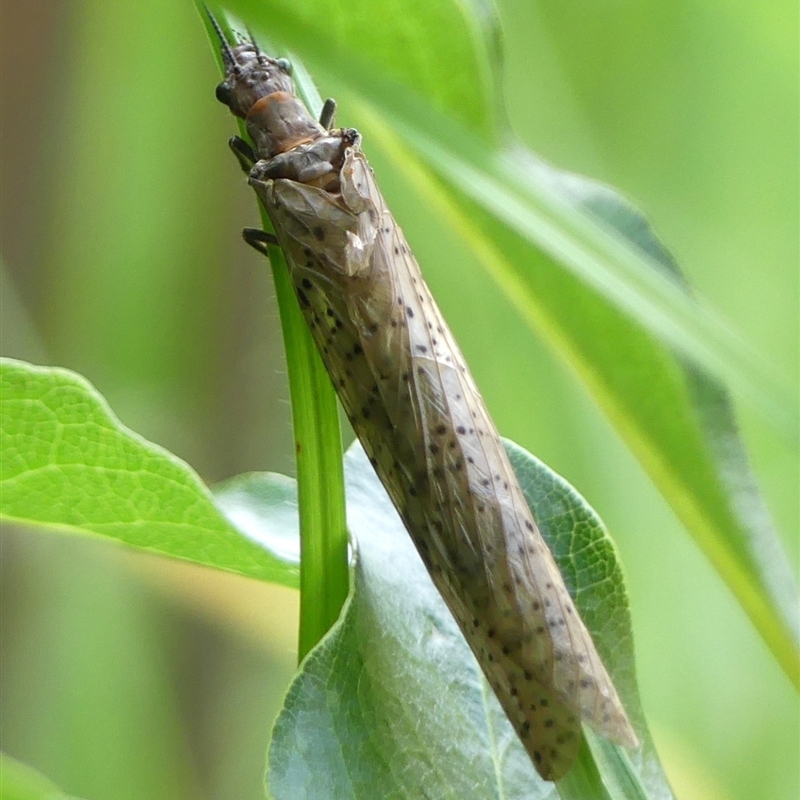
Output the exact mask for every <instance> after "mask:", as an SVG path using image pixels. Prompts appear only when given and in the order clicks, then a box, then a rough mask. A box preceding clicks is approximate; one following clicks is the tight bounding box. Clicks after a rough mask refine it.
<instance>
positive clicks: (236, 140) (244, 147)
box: [228, 136, 258, 175]
mask: <svg viewBox="0 0 800 800" xmlns="http://www.w3.org/2000/svg"><path fill="white" fill-rule="evenodd" d="M228 147H230V149H231V152H232V153H233V154H234V155H235V156H236V160H237V161H238V162H239V166H240V167H241V168H242V170H243V172H244V173H245V174H246V175H249V174H250V170H251V169H252V168H253V164H255V163H256V161H258V159H257V158H256V154H255V153H254V152H253V148H252V147H250V145H249V144H247V142H246V141H245V140H244V139H242V138H240V137H239V136H232V137H231V138H230V139H229V140H228Z"/></svg>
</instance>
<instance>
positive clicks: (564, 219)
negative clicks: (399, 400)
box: [233, 0, 800, 683]
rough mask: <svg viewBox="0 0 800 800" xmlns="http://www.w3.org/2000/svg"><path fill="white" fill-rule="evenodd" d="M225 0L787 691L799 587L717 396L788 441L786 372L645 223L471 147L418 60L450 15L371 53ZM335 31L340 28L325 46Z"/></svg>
mask: <svg viewBox="0 0 800 800" xmlns="http://www.w3.org/2000/svg"><path fill="white" fill-rule="evenodd" d="M233 5H234V6H235V7H236V8H238V9H240V10H241V12H242V14H243V15H244V14H247V15H248V16H247V17H246V19H247V20H248V21H249V22H251V24H253V25H255V26H258V27H259V28H263V29H264V30H266V31H268V33H269V35H270V36H272V37H274V38H275V39H277V40H279V41H281V42H283V43H285V45H286V46H289V47H291V48H293V49H295V50H297V52H299V53H300V54H301V55H302V56H303V57H304V58H307V60H308V62H309V63H310V64H311V65H312V66H314V67H315V69H316V70H317V72H318V74H319V75H320V76H324V78H325V80H326V82H327V83H331V84H333V86H334V88H335V89H336V90H337V92H338V93H339V95H340V97H341V99H343V100H345V105H346V106H347V107H349V108H351V109H353V110H354V112H355V113H356V114H357V117H358V118H357V121H358V123H359V127H360V129H361V131H362V133H363V134H364V147H365V149H366V151H367V152H368V153H370V152H372V153H375V152H376V151H378V152H380V153H381V155H382V156H383V157H384V158H387V159H388V160H389V161H390V163H391V164H392V166H393V168H394V169H395V170H396V172H397V174H398V175H400V176H402V179H403V180H404V181H405V183H406V185H407V189H408V191H410V192H412V193H413V194H414V195H415V196H416V197H418V198H419V202H420V205H421V206H423V207H424V208H425V209H426V210H428V213H429V214H431V215H433V216H435V217H436V218H437V219H439V220H441V221H442V222H443V223H444V224H447V225H449V226H451V227H452V228H453V229H454V230H455V231H456V232H457V233H458V235H459V236H460V237H461V238H462V239H463V240H464V241H465V242H466V243H467V245H468V246H469V247H470V248H471V250H472V252H473V254H474V255H475V257H476V259H477V261H478V262H479V263H480V264H482V266H483V267H484V268H485V269H486V270H487V272H488V273H489V274H490V275H491V276H492V278H493V279H494V280H495V281H496V282H497V283H498V285H499V286H500V288H501V289H502V291H503V292H504V293H505V295H506V296H507V298H508V299H509V300H510V301H511V303H512V304H513V306H514V307H515V308H516V310H517V312H518V313H519V315H520V317H521V318H522V319H523V320H524V321H525V322H526V323H527V324H528V325H529V326H530V327H531V329H532V332H533V333H535V334H536V335H537V336H541V337H542V338H544V339H545V340H546V341H548V342H549V344H550V345H551V346H552V348H553V349H554V351H555V352H556V353H557V355H558V356H559V357H560V359H561V360H563V361H564V362H566V363H567V364H569V366H570V367H571V368H572V369H573V370H574V372H575V373H576V374H577V376H578V377H579V378H580V379H581V380H582V382H583V383H584V385H585V387H586V388H587V389H588V391H589V392H590V393H591V394H592V396H593V397H594V399H595V401H596V402H597V404H598V405H599V406H600V407H601V408H602V409H603V411H604V412H605V414H606V415H607V417H608V418H609V419H610V421H611V422H612V423H613V424H614V425H615V427H616V429H617V431H618V433H619V435H620V436H621V437H622V438H623V439H624V440H625V442H626V444H627V445H628V447H629V448H630V449H631V451H632V452H633V453H634V454H635V455H636V457H637V458H638V459H639V461H640V463H641V464H642V466H643V467H644V468H645V469H646V470H647V472H648V474H649V475H650V477H651V478H652V480H653V481H654V483H655V484H656V485H657V486H658V488H659V490H660V491H661V493H662V494H663V495H664V497H665V498H666V499H667V501H668V502H669V503H670V505H671V506H672V508H673V509H674V510H675V513H676V514H677V515H678V516H679V517H680V518H681V520H682V521H683V522H684V524H685V525H686V527H687V528H688V529H689V531H690V532H691V533H692V535H693V536H694V537H695V539H696V541H697V543H698V545H699V546H700V547H701V549H702V550H703V551H704V553H705V554H706V555H707V557H708V558H709V559H710V560H711V562H712V563H713V565H714V566H715V568H716V569H717V570H718V571H719V573H720V574H721V576H722V577H723V579H724V580H725V582H726V583H727V585H728V586H729V588H730V589H731V591H732V592H733V593H734V594H735V596H736V598H737V600H738V601H739V603H740V604H741V605H742V607H743V608H744V610H745V612H746V613H747V614H748V616H749V617H750V619H751V621H752V622H753V624H754V625H755V627H756V628H757V630H758V631H759V633H760V635H761V636H762V637H763V638H764V640H765V642H766V643H767V644H768V646H769V647H770V649H771V650H772V652H773V654H774V656H775V658H776V659H777V660H778V662H779V663H780V664H781V666H782V667H783V669H784V670H785V672H786V673H787V675H789V676H790V678H791V679H792V680H793V681H795V682H796V683H797V682H798V680H800V678H798V676H800V621H799V620H798V613H797V605H798V603H797V599H798V593H797V587H796V582H795V580H794V577H793V574H792V570H791V567H790V565H789V563H788V561H787V559H786V557H785V555H784V553H783V550H782V547H781V544H780V542H779V539H778V537H777V535H776V532H775V531H774V529H773V527H772V524H771V521H770V519H769V515H768V513H767V511H766V509H765V506H764V503H763V501H762V499H761V497H760V494H759V492H758V490H757V487H756V483H755V480H754V478H753V476H752V473H751V471H750V467H749V464H748V461H747V457H746V454H745V451H744V448H743V446H742V444H741V442H740V441H739V438H738V432H737V427H736V424H735V420H734V417H733V412H732V406H731V401H730V400H729V398H728V397H727V394H726V391H725V389H724V388H722V387H723V386H725V385H726V386H729V387H730V388H731V389H732V390H733V391H735V392H736V393H738V395H739V396H740V397H741V398H743V399H745V400H746V401H748V402H750V403H751V404H753V405H754V406H755V407H757V408H758V409H759V410H760V411H761V413H762V416H764V417H765V418H767V419H769V420H770V421H772V422H773V423H774V424H775V425H776V426H777V427H778V429H779V430H780V431H782V432H783V433H784V434H785V435H786V436H787V437H788V439H790V440H791V441H793V442H796V441H797V436H798V433H797V418H796V413H795V411H794V405H795V403H794V399H793V395H792V392H791V390H788V389H787V388H786V387H785V385H784V383H783V379H782V378H781V377H780V376H778V377H776V376H775V374H774V371H773V370H772V369H771V368H770V367H768V366H765V365H764V363H763V359H761V358H760V357H759V356H758V354H756V353H753V352H751V351H750V350H749V348H748V347H747V346H746V345H745V344H743V343H742V342H741V341H740V340H739V339H738V337H737V336H736V335H735V334H733V333H732V332H731V330H730V329H729V328H728V326H727V325H726V324H725V323H723V322H721V321H720V320H719V319H718V318H717V317H716V316H715V315H714V314H713V313H712V312H709V311H707V310H706V309H705V308H704V307H703V306H702V305H701V304H700V303H698V302H696V300H695V299H694V298H693V296H692V295H691V293H690V292H688V291H687V288H686V285H685V282H683V281H682V279H681V278H680V275H679V273H678V271H677V267H676V266H675V263H674V260H673V259H672V258H671V256H670V255H669V253H668V252H667V251H666V250H665V248H664V247H663V245H661V243H660V242H659V241H658V239H657V238H656V236H655V235H654V234H653V233H652V231H651V230H650V228H649V225H648V223H647V221H646V219H645V218H644V217H643V216H642V215H641V214H640V213H639V212H638V211H637V210H636V209H635V208H634V207H632V206H631V205H630V204H629V203H627V202H626V201H625V200H624V199H623V198H622V197H620V196H619V195H618V194H616V193H615V192H614V191H613V190H611V189H609V188H608V187H604V186H600V185H598V184H596V183H593V182H591V181H588V180H586V179H583V178H580V177H578V176H574V175H570V174H567V173H564V172H560V171H558V170H556V169H553V168H551V167H549V166H548V165H546V164H544V163H542V162H541V161H540V160H538V159H537V158H536V157H534V156H532V155H531V154H530V153H529V152H528V151H526V150H525V149H524V148H523V147H521V146H518V145H516V144H515V143H514V142H513V137H511V135H510V134H508V135H507V136H506V137H505V141H506V142H509V141H510V142H511V144H510V145H505V146H502V147H501V146H499V145H495V146H491V145H488V144H487V141H481V140H480V139H479V137H478V136H476V134H475V132H474V130H471V129H469V128H467V127H466V126H465V125H464V117H463V116H462V115H461V105H460V102H461V99H463V98H461V95H460V94H457V96H456V95H453V96H448V98H449V99H447V101H446V102H445V100H444V99H443V98H444V95H443V94H442V93H441V91H440V92H438V93H437V90H436V89H434V88H431V87H430V86H429V84H428V83H427V82H426V80H425V76H426V74H427V73H426V68H427V67H428V66H429V65H430V64H434V65H435V67H433V68H432V69H433V71H434V72H435V73H436V74H447V73H448V71H449V72H450V74H458V70H459V69H460V65H459V64H458V63H456V62H455V61H451V60H449V59H450V58H451V57H452V52H451V51H449V50H447V49H444V50H441V51H439V50H434V49H430V50H428V49H427V48H432V47H433V44H432V40H431V39H429V38H428V36H429V34H428V30H429V28H428V23H429V22H430V19H431V17H430V16H429V15H434V14H436V13H439V11H438V9H441V8H443V7H449V6H452V5H457V4H452V3H449V2H447V0H439V2H437V3H435V4H433V5H432V6H431V7H430V8H428V7H426V9H424V10H420V9H412V10H406V11H405V12H404V15H403V20H402V23H397V24H398V26H399V29H400V30H402V32H403V36H404V37H405V40H404V41H405V44H406V47H405V48H403V49H395V50H393V51H391V52H382V53H381V55H380V56H377V55H376V54H375V53H374V51H373V49H372V48H371V46H370V45H368V44H364V43H363V41H362V40H364V39H366V40H368V39H369V36H368V35H364V36H361V37H360V38H358V37H357V36H356V35H355V32H356V29H355V28H352V27H351V25H353V24H355V23H351V21H349V20H348V15H349V13H350V12H349V5H348V4H344V3H342V4H329V3H326V4H324V11H323V10H320V9H318V10H317V12H318V13H317V12H315V14H314V15H312V14H310V13H309V15H308V16H305V12H304V13H302V14H301V13H296V12H294V11H293V10H290V9H287V8H285V7H283V5H282V4H280V3H270V2H259V3H256V2H243V0H242V2H240V3H234V4H233ZM392 8H393V6H392V4H391V2H388V0H387V2H375V3H371V4H370V5H369V8H368V9H360V10H359V12H358V14H357V15H356V16H357V20H358V25H359V26H360V27H359V28H358V30H359V31H362V32H364V31H366V30H368V29H369V28H370V26H371V27H373V28H375V29H378V28H382V27H383V22H384V20H386V19H392V20H394V19H395V18H394V17H392V16H391V13H392ZM464 8H467V7H466V6H465V7H464ZM468 16H471V19H472V20H473V21H472V22H471V23H469V24H468V23H466V22H462V23H461V24H455V23H454V27H453V29H452V30H451V31H450V32H449V35H451V36H453V37H455V38H458V39H459V40H460V41H462V42H472V45H473V50H472V54H471V56H470V57H469V58H467V59H466V60H467V63H469V64H474V65H476V66H474V67H470V68H471V69H475V70H476V71H477V72H476V74H477V73H478V72H480V71H481V70H482V69H486V70H490V69H491V68H490V67H488V66H486V62H487V61H488V62H489V63H492V56H493V55H494V56H495V61H494V63H493V66H494V67H496V66H497V60H496V51H495V50H493V49H492V41H493V40H492V37H491V35H490V33H487V32H490V31H491V30H493V26H492V25H491V24H489V25H484V26H482V24H481V22H480V20H482V19H483V17H481V15H480V14H478V13H477V12H476V11H475V8H473V9H472V14H471V15H468ZM331 29H332V30H334V31H336V32H337V33H335V34H334V35H332V36H327V33H326V32H327V31H328V30H331ZM475 31H481V32H482V35H481V37H479V39H478V40H476V39H474V37H473V34H474V32H475ZM347 36H349V37H350V38H347ZM425 53H427V58H426V57H425V56H424V55H423V54H425ZM461 57H462V58H464V56H463V53H462V56H461ZM481 65H483V66H481ZM486 85H489V86H492V87H494V84H493V83H491V82H490V83H489V84H484V83H482V84H481V86H486ZM460 91H462V92H463V91H466V89H464V87H462V88H461V90H460ZM496 101H497V96H494V97H488V98H484V101H483V102H482V103H481V108H482V112H481V114H482V117H481V118H482V119H484V120H488V119H491V118H493V114H492V110H493V108H494V107H495V104H496ZM443 112H444V113H443ZM401 136H402V137H403V139H404V140H405V141H402V140H401V138H400V137H401ZM407 143H410V144H411V147H409V146H408V144H407ZM434 174H436V175H438V177H434ZM442 179H444V181H445V182H446V185H445V186H443V185H442V182H441V180H442ZM423 268H424V270H425V271H426V272H427V273H428V274H432V273H434V272H435V270H436V269H437V268H439V267H438V266H437V265H423ZM456 334H458V330H457V329H456ZM676 353H677V354H678V355H676Z"/></svg>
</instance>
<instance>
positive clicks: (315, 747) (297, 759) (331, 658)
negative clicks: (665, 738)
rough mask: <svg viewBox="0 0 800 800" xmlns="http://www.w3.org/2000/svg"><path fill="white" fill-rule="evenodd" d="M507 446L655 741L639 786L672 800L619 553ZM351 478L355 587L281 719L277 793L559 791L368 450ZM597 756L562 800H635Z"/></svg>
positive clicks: (275, 759)
mask: <svg viewBox="0 0 800 800" xmlns="http://www.w3.org/2000/svg"><path fill="white" fill-rule="evenodd" d="M508 448H509V452H510V455H511V457H512V461H513V464H514V468H515V470H516V471H517V474H518V475H519V477H520V479H521V482H522V486H523V489H524V491H525V493H526V497H527V499H528V500H529V502H532V504H533V508H534V510H535V513H536V516H537V519H538V520H539V523H540V525H541V528H542V533H543V535H544V536H545V539H547V540H548V542H549V543H550V544H551V546H552V547H553V550H554V553H555V555H556V557H557V560H558V562H559V566H560V567H561V569H562V571H563V574H564V578H565V581H566V583H567V586H568V587H569V588H570V590H571V591H573V592H574V596H575V599H576V603H577V605H578V608H579V609H580V610H581V613H582V615H583V617H584V621H585V622H586V624H587V627H588V628H589V629H590V631H591V632H592V635H593V637H594V640H595V643H596V644H597V647H598V650H599V651H600V653H601V655H602V656H603V659H604V661H605V663H606V666H607V667H608V669H609V672H610V673H611V675H612V676H613V678H614V681H615V684H616V685H617V688H618V690H619V692H620V696H621V697H622V700H623V703H624V704H625V706H626V709H627V711H628V713H629V715H630V717H631V719H632V721H633V724H634V727H635V728H636V730H637V732H638V733H639V735H640V737H641V738H642V739H643V740H644V742H645V743H644V745H643V747H642V748H641V750H640V751H637V752H634V753H632V754H630V759H631V761H630V763H631V764H632V765H633V766H631V767H630V770H631V774H630V775H629V776H628V779H629V781H630V783H632V784H638V783H639V782H640V781H641V782H643V783H644V784H645V785H646V787H647V791H648V794H647V796H648V797H650V798H670V797H671V796H672V795H671V793H670V790H669V787H668V786H667V783H666V780H665V778H664V777H663V774H662V773H661V770H660V766H659V764H658V761H657V759H656V756H655V754H654V751H653V749H652V743H651V742H650V740H649V737H648V734H647V730H646V726H645V723H644V719H643V716H642V711H641V706H640V704H639V700H638V696H637V693H636V686H635V676H634V665H633V648H632V642H631V629H630V617H629V612H628V607H627V598H626V594H625V589H624V585H623V579H622V573H621V570H620V567H619V564H618V562H617V560H616V554H615V551H614V547H613V545H612V544H611V542H610V540H609V539H608V538H607V535H606V533H605V530H604V529H603V528H602V524H601V523H600V521H599V520H598V518H597V517H596V515H595V514H594V512H593V511H592V510H591V509H590V508H589V507H588V506H587V505H586V503H585V501H584V500H583V499H582V498H581V497H580V496H579V495H578V494H577V493H576V492H575V490H574V489H573V488H572V487H570V486H569V485H568V484H566V483H565V482H564V481H563V479H561V478H559V477H558V476H556V475H554V474H553V473H552V472H550V471H549V470H548V469H547V468H546V467H544V466H543V465H542V464H541V463H540V462H538V461H536V459H534V458H533V457H532V456H530V455H529V454H527V453H526V452H525V451H523V450H521V449H520V448H519V447H517V446H516V445H513V444H508ZM345 472H346V479H347V500H348V524H349V527H350V530H351V533H352V535H353V537H354V539H355V542H356V550H357V554H358V557H357V560H356V564H355V567H354V587H353V590H352V593H351V597H350V600H349V603H348V605H347V606H346V610H345V613H344V615H343V617H342V619H341V620H340V622H339V623H338V624H337V626H336V627H334V629H332V631H331V632H330V633H329V634H328V636H327V637H326V638H325V639H323V641H322V642H321V643H320V645H319V646H318V647H317V648H316V649H315V650H313V651H312V652H311V654H310V655H309V656H308V658H307V659H306V660H305V661H304V662H303V664H302V666H301V671H300V674H299V675H298V676H297V678H296V679H295V681H294V683H293V684H292V686H291V688H290V690H289V693H288V695H287V698H286V701H285V705H284V708H283V710H282V711H281V713H280V715H279V717H278V720H277V722H276V724H275V729H274V732H273V741H272V745H271V749H270V754H269V773H268V786H269V789H270V791H271V793H272V795H273V797H275V799H276V800H283V799H284V798H286V799H287V800H288V798H291V800H303V798H308V799H309V800H310V799H311V798H314V800H325V798H336V800H349V799H350V798H352V799H353V800H358V799H359V798H364V799H365V800H366V799H367V798H369V799H370V800H372V798H375V797H381V798H414V799H415V800H416V798H426V797H431V798H433V797H436V798H463V797H469V798H473V799H474V800H482V798H505V800H513V798H520V800H521V799H522V798H525V800H536V798H549V797H555V796H556V795H555V791H554V788H553V784H550V783H546V782H544V781H542V780H541V779H540V778H539V777H538V776H537V775H536V772H535V771H534V769H533V766H532V764H531V762H530V760H529V758H528V756H527V754H526V753H525V750H524V749H523V747H522V745H521V744H520V742H519V740H518V739H517V737H516V735H515V734H514V732H513V729H512V728H511V726H510V724H509V723H508V721H507V720H506V718H505V716H504V715H503V713H502V711H501V709H500V706H499V704H498V703H497V701H496V700H495V698H494V695H493V694H492V692H491V689H490V688H489V687H488V684H487V683H486V682H485V680H484V679H483V676H482V673H481V672H480V668H479V667H478V665H477V663H476V661H475V659H474V658H473V656H472V653H471V651H470V650H469V648H468V646H467V644H466V642H465V640H464V639H463V637H462V635H461V633H460V631H459V630H458V628H457V626H456V623H455V621H454V620H453V618H452V616H451V615H450V613H449V611H448V610H447V608H446V607H445V605H444V603H443V601H442V600H441V598H440V597H439V595H438V593H437V592H436V590H435V588H434V587H433V584H432V583H431V581H430V578H429V577H428V574H427V572H426V570H425V568H424V566H423V564H422V561H421V560H420V559H419V557H418V555H417V553H416V551H415V549H414V547H413V545H412V544H411V540H410V539H409V537H408V534H407V533H406V531H405V529H404V528H403V525H402V523H401V521H400V519H399V518H398V517H397V514H396V512H395V511H394V508H393V507H392V505H391V502H390V501H389V499H388V497H387V496H386V494H385V492H384V490H383V488H382V487H381V485H380V484H379V482H378V480H377V478H376V477H375V474H374V472H373V470H372V468H371V467H370V465H369V463H368V461H367V459H366V457H365V456H364V454H363V451H362V450H361V448H360V446H359V445H358V444H356V445H354V446H353V447H352V448H351V449H350V451H349V452H348V454H347V458H346V466H345ZM265 480H267V481H269V480H271V478H270V477H268V476H267V477H265ZM591 762H592V759H591V756H590V755H589V752H588V749H587V748H584V750H583V751H582V753H581V756H580V759H579V763H578V771H577V772H576V775H575V776H573V777H570V778H569V779H568V780H566V781H564V782H562V785H561V786H560V787H559V789H560V792H561V796H562V797H579V796H581V794H580V793H581V792H586V791H588V792H589V794H584V795H583V796H592V797H598V798H600V797H604V796H608V797H625V796H632V795H624V794H623V795H620V794H609V795H604V794H603V791H604V790H603V789H602V787H601V784H600V783H599V780H600V779H599V778H598V777H597V775H596V773H594V774H595V777H594V778H592V777H591V776H592V774H593V768H592V763H591ZM586 776H589V777H588V778H586ZM644 776H646V777H644ZM581 777H583V778H584V781H583V783H581V781H580V780H579V778H581ZM586 780H588V781H589V783H588V784H587V783H586ZM593 781H594V782H593ZM617 783H624V781H621V780H620V781H617ZM587 786H588V788H587Z"/></svg>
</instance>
